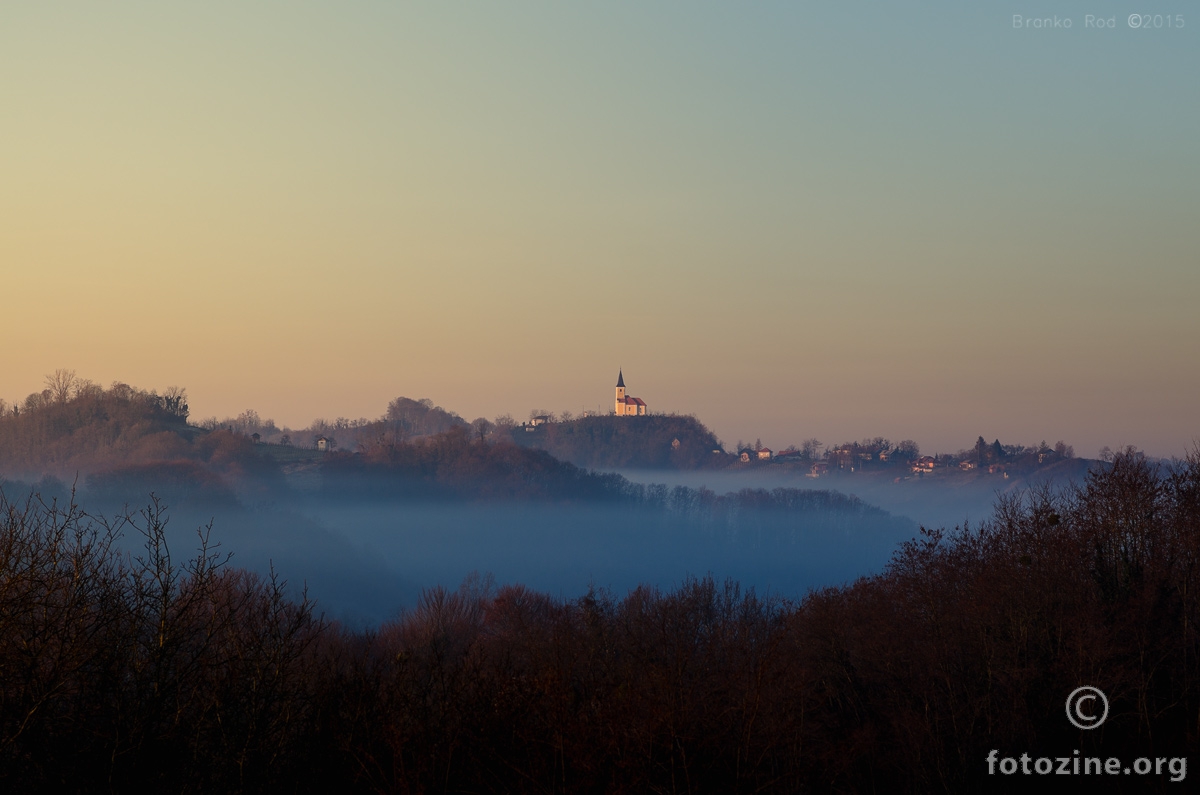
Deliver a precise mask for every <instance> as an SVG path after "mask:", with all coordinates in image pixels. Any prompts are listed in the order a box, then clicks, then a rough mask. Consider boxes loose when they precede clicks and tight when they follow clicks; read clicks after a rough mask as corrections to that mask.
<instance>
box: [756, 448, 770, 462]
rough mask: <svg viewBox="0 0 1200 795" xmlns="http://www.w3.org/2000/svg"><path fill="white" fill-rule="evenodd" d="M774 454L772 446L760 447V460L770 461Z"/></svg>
mask: <svg viewBox="0 0 1200 795" xmlns="http://www.w3.org/2000/svg"><path fill="white" fill-rule="evenodd" d="M772 454H773V453H772V450H771V448H770V447H760V448H759V449H758V460H759V461H770V460H771V455H772Z"/></svg>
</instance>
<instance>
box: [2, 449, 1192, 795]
mask: <svg viewBox="0 0 1200 795" xmlns="http://www.w3.org/2000/svg"><path fill="white" fill-rule="evenodd" d="M0 513H2V518H0V781H2V784H3V786H4V788H5V789H7V790H10V791H29V790H44V789H49V788H52V787H53V788H55V789H57V790H58V791H98V790H104V791H122V790H128V789H133V788H138V789H150V788H152V789H155V790H167V791H283V792H299V791H328V790H331V789H336V790H337V791H361V792H560V793H577V792H696V791H711V792H715V791H722V792H801V791H814V792H894V791H907V792H931V791H940V792H964V791H980V790H987V789H1004V790H1011V789H1012V787H1013V784H1014V781H1013V780H1012V779H1010V778H1006V777H1002V776H999V775H997V776H995V777H989V776H988V774H987V766H986V764H985V761H984V760H985V757H986V755H987V754H988V752H989V751H990V750H991V749H999V751H1000V753H1001V755H1002V756H1019V755H1020V754H1021V753H1024V752H1028V753H1031V754H1032V755H1034V756H1049V757H1059V756H1071V754H1072V752H1073V751H1074V750H1076V749H1078V750H1079V751H1080V752H1081V753H1082V754H1083V756H1085V757H1098V758H1107V757H1110V756H1116V757H1121V758H1123V759H1124V760H1126V761H1127V762H1128V760H1132V759H1133V758H1135V757H1139V756H1146V757H1151V758H1157V757H1180V756H1189V755H1190V756H1192V757H1193V761H1194V758H1195V752H1196V751H1197V745H1198V739H1200V736H1198V726H1197V720H1198V719H1197V716H1198V715H1200V689H1198V688H1200V668H1198V666H1197V660H1198V659H1200V657H1198V655H1200V643H1198V641H1200V634H1198V631H1197V626H1198V622H1200V566H1198V565H1197V563H1198V562H1200V454H1198V455H1193V456H1192V457H1191V458H1190V459H1189V460H1188V461H1186V462H1184V463H1182V464H1181V465H1179V466H1178V467H1176V468H1174V469H1171V470H1161V471H1160V470H1158V469H1156V467H1155V466H1153V465H1151V464H1150V463H1148V462H1146V461H1145V460H1143V459H1141V458H1139V457H1138V456H1136V455H1132V454H1126V455H1120V456H1118V457H1116V459H1115V460H1114V461H1113V462H1112V463H1111V465H1110V466H1108V467H1104V468H1101V469H1097V470H1095V471H1093V472H1091V473H1090V474H1089V475H1088V477H1087V479H1086V481H1085V482H1084V483H1083V484H1081V485H1080V486H1078V487H1076V488H1071V489H1068V490H1065V491H1059V492H1050V491H1042V492H1035V493H1028V494H1026V495H1024V496H1023V497H1021V498H1012V499H1007V500H1004V501H1002V502H1001V503H1000V504H999V505H998V506H997V510H996V514H995V516H994V518H993V519H992V520H990V521H989V522H987V523H985V524H983V525H981V526H979V527H977V528H973V529H969V530H961V531H956V532H951V533H943V532H931V533H928V534H926V535H924V536H923V537H922V538H921V539H919V540H914V541H912V542H911V543H909V544H907V545H905V546H904V547H903V548H902V549H901V550H900V551H898V552H897V554H896V555H895V556H894V558H893V560H892V562H891V564H890V565H889V566H888V567H887V569H886V570H885V571H884V572H883V573H881V574H879V575H877V576H874V577H870V578H867V579H864V580H861V581H859V582H857V583H855V584H854V585H852V586H849V587H844V588H834V589H827V590H823V591H820V592H816V593H813V594H811V595H809V596H808V597H806V598H805V599H803V600H802V601H800V602H790V601H785V600H781V599H774V598H763V597H760V596H758V595H756V594H755V593H753V592H746V591H742V590H740V589H739V588H738V587H737V586H736V585H735V584H732V583H727V584H725V585H720V584H717V583H714V582H712V581H711V580H698V581H691V582H688V583H687V584H685V585H683V586H682V587H680V588H679V589H677V590H675V591H672V592H660V591H656V590H652V589H648V588H641V589H637V590H635V591H633V592H631V593H629V594H628V595H627V596H625V597H623V598H617V597H616V596H613V595H611V594H607V593H604V592H592V593H589V594H588V595H586V596H584V597H582V598H579V599H574V600H561V599H554V598H550V597H548V596H544V595H542V594H538V593H535V592H531V591H529V590H527V589H525V588H522V587H520V586H507V587H503V588H499V589H497V588H495V587H493V586H491V585H490V583H489V582H488V581H487V580H481V579H473V580H469V581H468V582H467V583H465V584H464V585H463V586H462V587H461V588H459V589H458V590H457V591H455V592H449V591H446V590H444V589H433V590H431V591H428V592H426V594H425V595H424V596H423V598H422V599H421V600H420V602H419V603H418V604H417V605H416V606H415V607H414V608H413V609H412V610H411V611H409V612H406V613H403V614H401V615H400V616H399V617H398V618H396V619H395V620H394V621H392V622H390V623H387V624H384V625H383V626H381V627H379V628H378V629H377V630H374V631H367V632H351V631H348V630H346V629H344V628H340V627H338V626H336V625H329V624H326V623H323V622H322V621H321V620H320V619H319V618H317V617H316V616H314V613H313V609H312V605H311V604H309V603H307V602H306V601H304V600H303V599H300V600H299V601H295V600H292V599H289V598H288V596H287V592H286V591H285V589H284V588H283V586H282V585H281V584H280V583H278V582H275V581H272V580H270V579H266V580H264V579H261V578H257V577H254V576H252V575H250V574H247V573H245V572H242V571H239V570H237V569H234V568H231V567H229V566H228V565H225V564H224V562H223V561H222V560H221V559H220V558H218V557H217V556H215V555H214V554H213V553H212V551H211V550H209V549H205V548H204V547H203V545H202V546H201V550H200V552H199V553H198V554H197V556H196V557H194V558H193V559H192V560H191V561H190V562H187V563H184V564H180V563H178V562H177V561H176V560H175V559H173V558H171V557H170V555H169V554H168V553H167V551H166V549H165V546H164V542H163V533H162V524H163V516H162V514H161V512H160V511H159V510H158V509H157V508H156V507H155V506H151V507H150V509H149V510H147V511H146V512H145V513H144V514H143V516H142V517H135V518H134V519H133V520H132V524H125V523H124V522H125V520H122V521H121V522H104V521H101V520H98V519H93V518H91V517H88V516H86V515H84V514H82V513H80V511H79V510H78V509H76V508H74V507H67V508H61V507H59V506H54V505H51V506H46V505H43V504H41V503H39V502H37V501H36V500H34V501H29V502H22V503H17V504H14V503H11V502H7V501H5V502H2V503H0ZM133 527H137V528H139V529H140V530H141V531H142V532H143V533H145V535H146V539H147V543H146V551H145V552H144V553H143V554H142V555H140V556H138V557H134V558H130V557H127V556H123V555H121V554H119V553H118V552H116V548H115V547H114V546H113V533H114V532H116V531H121V530H124V531H125V532H133V530H132V528H133ZM1079 685H1093V686H1097V687H1100V688H1102V689H1103V690H1104V691H1105V692H1106V693H1107V694H1108V697H1109V700H1110V702H1111V714H1110V717H1109V720H1108V722H1107V723H1106V724H1105V726H1104V728H1103V730H1102V731H1093V732H1081V731H1079V730H1075V729H1073V728H1072V727H1071V726H1070V725H1069V724H1068V723H1067V722H1066V720H1065V716H1064V708H1063V705H1064V701H1065V698H1066V695H1067V693H1069V692H1070V691H1071V690H1073V689H1074V688H1075V687H1077V686H1079ZM1018 778H1019V779H1020V780H1019V781H1017V782H1016V783H1018V784H1020V783H1025V782H1027V781H1028V779H1026V778H1025V777H1023V776H1019V777H1018ZM1132 778H1133V777H1124V776H1119V777H1107V776H1092V777H1089V778H1088V779H1087V780H1085V781H1080V782H1079V783H1083V784H1085V785H1086V786H1087V787H1088V788H1089V789H1106V788H1107V789H1121V788H1122V787H1124V789H1125V790H1134V789H1136V790H1138V791H1142V790H1145V789H1147V788H1159V787H1165V786H1170V785H1168V784H1167V783H1166V778H1167V776H1166V775H1165V774H1164V775H1162V776H1159V777H1157V778H1155V777H1150V778H1149V779H1146V778H1142V779H1139V780H1137V781H1136V782H1135V781H1132ZM1132 784H1136V786H1131V785H1132ZM1185 786H1186V785H1185Z"/></svg>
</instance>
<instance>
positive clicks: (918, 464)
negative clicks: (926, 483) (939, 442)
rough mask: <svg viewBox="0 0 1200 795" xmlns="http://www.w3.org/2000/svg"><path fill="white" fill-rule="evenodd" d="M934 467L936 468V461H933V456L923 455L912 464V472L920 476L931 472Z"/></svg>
mask: <svg viewBox="0 0 1200 795" xmlns="http://www.w3.org/2000/svg"><path fill="white" fill-rule="evenodd" d="M936 466H937V461H936V460H935V459H934V457H933V456H931V455H923V456H921V457H920V458H918V459H917V460H916V461H913V462H912V471H913V472H916V473H917V474H919V475H920V474H924V473H926V472H932V471H933V469H934V467H936Z"/></svg>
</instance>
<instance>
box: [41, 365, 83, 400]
mask: <svg viewBox="0 0 1200 795" xmlns="http://www.w3.org/2000/svg"><path fill="white" fill-rule="evenodd" d="M77 381H78V379H76V378H75V371H74V370H64V369H63V368H61V367H60V368H59V369H57V370H55V371H54V372H53V373H51V374H50V375H48V376H46V388H47V389H49V390H50V399H51V400H52V401H53V402H55V403H66V402H67V401H68V400H70V399H71V398H72V397H74V396H75V385H76V382H77Z"/></svg>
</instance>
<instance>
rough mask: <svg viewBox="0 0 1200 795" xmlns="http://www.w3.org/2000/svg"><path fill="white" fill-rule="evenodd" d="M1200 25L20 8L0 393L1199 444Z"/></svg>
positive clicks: (786, 434)
mask: <svg viewBox="0 0 1200 795" xmlns="http://www.w3.org/2000/svg"><path fill="white" fill-rule="evenodd" d="M1192 8H1193V6H1192V5H1191V4H1180V6H1179V8H1178V9H1170V10H1172V11H1178V12H1181V13H1182V21H1183V23H1184V24H1183V27H1182V28H1180V27H1177V24H1178V21H1179V20H1178V18H1176V17H1171V18H1167V19H1163V20H1158V21H1157V24H1158V25H1162V27H1157V26H1156V20H1154V19H1153V18H1149V19H1148V20H1147V22H1146V24H1144V25H1142V26H1141V27H1139V28H1137V29H1135V28H1131V27H1130V26H1129V20H1128V17H1129V14H1130V13H1133V12H1136V11H1140V10H1142V9H1135V8H1133V7H1131V6H1128V5H1117V4H1113V3H1111V2H1104V1H1103V0H1101V1H1100V2H1097V3H1095V4H1093V6H1092V7H1089V8H1087V9H1084V7H1083V6H1082V5H1081V4H1079V3H1077V2H1042V3H1037V4H1034V5H1032V6H1029V5H1025V4H1017V5H1014V4H1012V3H1007V2H1000V3H964V2H961V0H960V1H959V2H953V3H940V2H930V3H913V4H907V6H904V7H902V6H901V5H900V4H895V3H836V4H834V3H829V4H804V3H798V2H786V3H783V2H755V3H739V4H715V3H696V4H682V3H661V2H660V3H654V2H652V3H632V2H631V3H615V2H614V3H607V2H606V3H571V4H565V3H564V4H550V3H524V2H513V3H503V4H500V3H496V4H459V3H436V4H434V3H392V2H366V1H363V2H343V3H332V2H324V3H319V2H289V3H283V2H277V3H276V2H271V3H268V2H249V3H245V2H243V3H231V2H207V3H203V4H200V3H190V4H183V3H180V4H176V3H171V4H163V3H151V2H146V3H127V2H113V3H106V4H95V3H82V2H79V3H55V2H47V3H27V4H26V3H7V4H4V5H3V6H0V108H2V109H3V110H2V111H0V295H2V296H3V304H2V307H3V308H2V310H0V337H2V338H3V340H4V342H5V344H4V346H3V348H2V350H3V353H0V397H4V398H5V399H7V400H9V401H10V402H11V401H12V400H14V399H21V398H22V397H23V396H24V395H26V394H28V393H30V392H32V391H35V390H40V389H41V388H42V385H43V384H42V382H43V377H44V376H45V374H46V373H49V372H52V371H53V370H54V369H56V368H60V367H62V368H70V369H74V370H75V371H76V372H77V373H78V374H79V375H80V376H83V377H86V378H90V379H92V380H94V381H97V382H100V383H102V384H108V383H110V382H112V381H114V380H119V381H123V382H127V383H130V384H133V385H135V386H139V387H142V388H146V389H150V388H157V389H160V390H161V389H163V388H165V387H167V386H170V385H179V386H184V387H186V388H187V390H188V393H189V395H190V399H191V408H192V413H193V416H194V417H197V418H200V417H206V416H218V417H223V416H229V415H235V414H237V413H239V412H241V411H243V410H245V409H249V408H253V409H255V410H257V411H258V412H259V413H260V414H261V415H262V416H263V417H273V418H274V419H275V420H276V422H277V423H279V424H281V425H283V424H288V425H291V426H293V427H301V426H304V425H307V424H308V423H309V422H310V421H311V420H312V419H314V418H316V417H323V418H327V419H333V418H335V417H337V416H345V417H349V418H356V417H360V416H364V417H372V418H373V417H377V416H379V415H380V414H382V413H383V411H384V410H385V408H386V405H387V402H388V401H389V400H390V399H391V398H394V397H396V396H398V395H405V396H409V397H413V398H422V397H429V398H431V399H432V400H434V401H435V402H436V403H438V404H440V405H442V406H445V407H446V408H448V409H451V410H454V411H457V412H458V413H460V414H462V415H463V416H464V417H466V418H467V419H473V418H474V417H477V416H485V417H489V418H490V417H495V416H496V415H499V414H503V413H508V414H512V415H514V416H516V417H517V418H518V419H520V418H523V417H526V416H528V413H529V411H530V410H531V409H534V408H544V409H549V410H552V411H563V410H569V411H572V412H579V411H580V410H583V409H590V410H597V409H604V410H608V409H610V408H611V405H612V395H613V391H612V390H613V385H614V384H615V381H616V375H617V371H618V368H622V369H623V370H624V373H625V381H626V384H627V385H628V387H629V392H630V394H632V395H636V396H638V397H641V398H643V399H644V400H645V401H646V402H647V404H648V405H649V408H650V410H651V411H652V412H672V411H673V412H679V413H693V414H696V415H697V416H699V417H700V418H701V419H702V420H703V421H704V422H705V423H706V424H708V425H709V426H710V427H711V428H712V429H713V430H714V431H715V432H716V433H717V434H718V436H720V437H721V438H722V439H723V440H724V441H725V442H726V444H727V445H732V444H734V443H735V442H736V441H737V440H739V439H745V440H747V441H750V440H753V439H756V438H757V439H761V440H762V441H763V443H764V444H768V445H773V446H775V447H777V448H781V447H783V446H785V445H787V444H792V443H799V442H801V441H802V440H804V439H806V438H810V437H816V438H818V439H820V440H821V441H823V442H826V443H829V444H832V443H837V442H842V441H847V440H852V439H860V438H863V437H873V436H887V437H889V438H892V439H895V440H899V439H904V438H912V439H915V440H917V441H918V442H919V443H920V445H921V447H922V449H924V450H939V451H952V450H957V449H959V448H963V447H969V446H971V445H972V444H973V443H974V440H975V438H976V437H977V436H979V435H983V436H986V437H987V438H988V439H989V440H990V439H993V438H999V439H1001V440H1002V441H1003V442H1005V443H1022V444H1029V443H1035V442H1038V441H1040V440H1042V439H1045V440H1047V441H1049V442H1050V443H1051V444H1053V442H1054V441H1055V440H1058V439H1064V440H1066V441H1067V442H1069V443H1071V444H1073V445H1074V446H1075V448H1076V451H1077V453H1079V454H1081V455H1088V456H1091V455H1095V454H1096V451H1097V450H1098V449H1099V448H1100V447H1101V446H1102V445H1110V446H1112V447H1118V446H1122V445H1126V444H1134V445H1137V446H1138V447H1141V448H1143V449H1145V450H1146V451H1147V452H1149V453H1151V454H1154V455H1164V456H1169V455H1180V454H1183V453H1184V452H1185V451H1186V450H1188V449H1189V448H1191V446H1192V445H1193V443H1194V442H1195V441H1196V440H1198V439H1200V409H1198V406H1200V401H1198V400H1197V398H1198V397H1200V355H1198V353H1200V344H1198V343H1200V313H1197V312H1196V310H1195V304H1196V301H1197V299H1198V298H1200V223H1198V221H1200V81H1197V79H1196V75H1197V74H1200V49H1198V45H1200V39H1198V35H1200V12H1192V10H1191V9H1192ZM1081 9H1084V10H1081ZM1085 11H1086V13H1092V14H1095V15H1096V16H1097V17H1099V18H1100V19H1104V20H1107V19H1109V18H1111V19H1112V20H1113V22H1114V27H1113V28H1111V29H1110V28H1095V27H1090V26H1088V25H1087V20H1086V19H1085ZM1014 14H1020V15H1021V16H1022V17H1028V18H1037V19H1050V20H1052V19H1053V18H1054V17H1057V18H1058V19H1059V23H1060V25H1061V24H1062V22H1063V21H1064V20H1068V19H1069V20H1070V21H1071V23H1072V24H1071V27H1070V28H1063V27H1058V28H1053V27H1050V28H1046V27H1043V28H1033V27H1030V26H1029V25H1024V24H1023V25H1021V26H1019V27H1018V26H1014V19H1013V16H1014ZM1138 21H1140V19H1139V20H1138Z"/></svg>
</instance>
